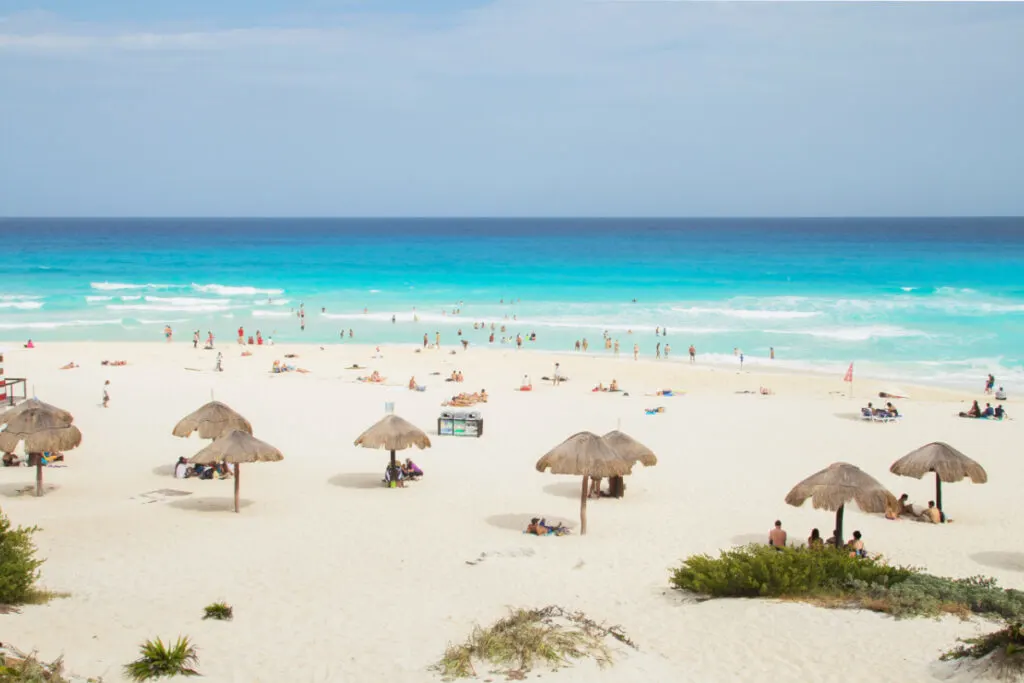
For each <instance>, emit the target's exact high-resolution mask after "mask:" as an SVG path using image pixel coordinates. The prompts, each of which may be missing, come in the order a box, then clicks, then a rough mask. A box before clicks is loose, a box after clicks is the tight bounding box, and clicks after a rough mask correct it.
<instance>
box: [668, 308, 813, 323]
mask: <svg viewBox="0 0 1024 683" xmlns="http://www.w3.org/2000/svg"><path fill="white" fill-rule="evenodd" d="M671 310H672V311H675V312H676V313H686V314H687V315H721V316H726V317H729V318H744V319H747V320H797V319H800V318H813V317H815V316H819V315H821V312H820V311H773V310H764V309H748V308H704V307H701V306H691V307H689V308H678V307H674V306H673V307H672V309H671Z"/></svg>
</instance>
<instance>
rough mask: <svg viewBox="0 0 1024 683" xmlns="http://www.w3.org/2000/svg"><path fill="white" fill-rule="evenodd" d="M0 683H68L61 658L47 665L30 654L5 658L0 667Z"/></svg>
mask: <svg viewBox="0 0 1024 683" xmlns="http://www.w3.org/2000/svg"><path fill="white" fill-rule="evenodd" d="M0 683H68V679H67V678H65V677H64V661H63V659H62V658H60V657H58V658H57V659H55V660H54V661H52V662H50V663H49V664H47V663H45V662H41V661H39V659H37V658H36V656H35V655H34V654H30V655H27V656H25V657H19V658H13V657H11V658H8V657H5V658H4V661H3V664H2V665H0Z"/></svg>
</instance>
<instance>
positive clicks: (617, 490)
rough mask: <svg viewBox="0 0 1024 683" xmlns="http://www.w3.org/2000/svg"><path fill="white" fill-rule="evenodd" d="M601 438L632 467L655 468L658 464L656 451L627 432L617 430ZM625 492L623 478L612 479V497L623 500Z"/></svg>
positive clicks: (610, 488) (609, 487)
mask: <svg viewBox="0 0 1024 683" xmlns="http://www.w3.org/2000/svg"><path fill="white" fill-rule="evenodd" d="M601 438H602V439H604V440H605V441H606V442H608V445H609V446H611V447H612V449H613V450H614V451H615V452H616V453H618V454H619V457H620V458H622V459H623V460H626V461H627V462H629V464H630V465H635V464H636V463H637V462H639V463H640V464H642V465H643V466H644V467H653V466H654V465H657V464H658V456H656V455H655V454H654V451H652V450H651V449H650V448H648V447H647V446H645V445H643V444H642V443H640V442H639V441H637V440H636V439H634V438H633V437H631V436H630V435H629V434H626V433H625V432H620V431H619V430H617V429H616V430H613V431H610V432H608V433H607V434H605V435H604V436H603V437H601ZM625 490H626V486H625V482H623V480H622V477H612V478H611V479H610V480H609V481H608V492H609V493H610V494H611V495H612V496H615V497H616V498H621V497H622V496H623V494H624V493H625Z"/></svg>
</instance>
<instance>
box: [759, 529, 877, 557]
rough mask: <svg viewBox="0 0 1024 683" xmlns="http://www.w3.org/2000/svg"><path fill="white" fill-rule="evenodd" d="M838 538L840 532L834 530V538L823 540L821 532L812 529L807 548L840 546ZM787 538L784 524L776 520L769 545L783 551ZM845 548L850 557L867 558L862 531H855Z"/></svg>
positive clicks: (769, 538)
mask: <svg viewBox="0 0 1024 683" xmlns="http://www.w3.org/2000/svg"><path fill="white" fill-rule="evenodd" d="M838 536H839V532H838V531H835V530H834V531H833V532H832V536H830V537H829V538H827V539H822V537H821V532H820V531H818V530H817V529H811V535H810V536H808V537H807V547H808V548H810V549H812V550H820V549H822V548H825V547H826V546H830V547H835V546H837V545H838V543H837V541H836V538H837V537H838ZM787 538H788V534H787V533H786V531H785V529H783V528H782V522H781V521H780V520H775V525H774V526H773V527H772V528H771V530H770V531H769V532H768V545H770V546H771V547H773V548H775V549H776V550H782V549H783V548H785V547H786V541H787ZM843 548H844V549H846V550H848V551H849V552H850V557H867V551H866V550H864V541H863V535H862V534H861V533H860V531H854V532H853V537H852V538H851V539H850V540H849V541H847V542H846V543H844V544H843Z"/></svg>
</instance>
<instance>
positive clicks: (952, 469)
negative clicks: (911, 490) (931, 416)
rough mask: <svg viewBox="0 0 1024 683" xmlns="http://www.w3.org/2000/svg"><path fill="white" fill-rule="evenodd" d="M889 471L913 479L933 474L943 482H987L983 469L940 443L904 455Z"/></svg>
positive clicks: (955, 450) (945, 444)
mask: <svg viewBox="0 0 1024 683" xmlns="http://www.w3.org/2000/svg"><path fill="white" fill-rule="evenodd" d="M889 471H890V472H892V473H893V474H898V475H900V476H902V477H914V478H915V479H920V478H921V477H923V476H924V475H926V474H929V473H931V472H934V473H935V474H936V475H937V476H938V478H939V479H941V480H942V481H945V482H956V481H960V480H961V479H964V478H966V477H970V478H971V481H972V482H974V483H975V484H984V483H985V482H987V481H988V474H987V473H986V472H985V468H984V467H982V466H981V465H979V464H978V463H977V462H975V461H974V460H972V459H970V458H968V457H967V456H966V455H964V454H963V453H961V452H960V451H958V450H957V449H955V448H953V447H952V446H950V445H949V444H948V443H942V442H941V441H936V442H933V443H930V444H928V445H927V446H921V447H920V448H918V449H917V450H916V451H913V452H911V453H908V454H906V455H904V456H903V457H902V458H900V459H899V460H897V461H896V462H894V463H893V464H892V467H890V468H889Z"/></svg>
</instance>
